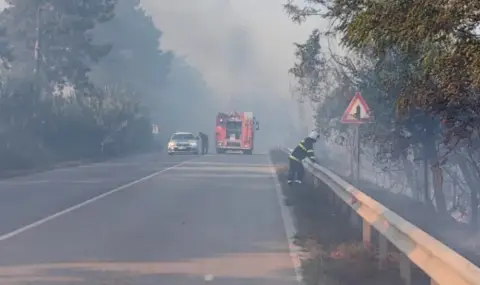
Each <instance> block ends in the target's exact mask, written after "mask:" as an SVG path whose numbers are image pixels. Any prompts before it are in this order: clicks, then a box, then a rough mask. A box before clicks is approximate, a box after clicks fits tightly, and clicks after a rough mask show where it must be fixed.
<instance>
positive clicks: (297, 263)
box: [268, 156, 303, 283]
mask: <svg viewBox="0 0 480 285" xmlns="http://www.w3.org/2000/svg"><path fill="white" fill-rule="evenodd" d="M268 160H269V162H270V165H271V166H272V167H271V172H270V173H271V176H272V179H273V183H274V184H275V190H276V191H275V192H276V193H277V198H278V204H279V206H280V213H281V215H282V221H283V226H284V228H285V234H286V236H287V240H288V250H289V252H290V257H291V258H292V262H293V269H294V270H295V275H296V277H297V281H298V282H299V283H302V282H303V278H302V263H301V260H300V255H301V252H302V249H301V248H300V247H299V246H297V245H295V242H294V240H293V237H294V236H295V234H296V231H295V226H294V223H293V219H292V213H291V211H290V209H289V208H287V207H286V206H285V204H284V202H283V194H282V186H280V182H279V181H278V176H277V173H276V171H275V165H274V164H273V162H272V160H271V158H270V156H269V157H268Z"/></svg>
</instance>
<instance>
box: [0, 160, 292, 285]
mask: <svg viewBox="0 0 480 285" xmlns="http://www.w3.org/2000/svg"><path fill="white" fill-rule="evenodd" d="M271 171H272V166H271V165H270V163H269V159H268V156H267V155H252V156H243V155H206V156H200V157H199V156H171V157H170V156H166V155H164V154H156V155H153V156H145V155H144V156H137V157H134V158H127V159H123V160H118V161H115V162H107V163H98V164H93V165H87V166H82V167H76V168H66V169H57V170H53V171H50V172H45V173H38V174H35V175H31V176H27V177H20V178H15V179H9V180H4V181H0V284H40V285H43V284H80V285H83V284H85V285H86V284H88V285H97V284H98V285H110V284H118V285H137V284H138V285H144V284H155V285H159V284H160V285H162V284H165V285H190V284H192V285H199V284H206V283H208V284H221V285H237V284H238V285H240V284H241V285H254V284H255V285H270V284H272V285H273V284H275V285H292V284H299V283H298V282H297V281H296V278H295V272H294V270H293V262H292V258H291V257H290V255H289V252H288V247H289V246H288V241H287V237H286V234H285V222H284V220H285V211H284V212H283V217H284V219H282V212H281V210H284V208H283V209H282V206H280V204H279V200H278V198H277V192H276V191H277V189H276V184H275V183H274V182H275V181H274V179H275V178H274V177H273V176H272V174H271ZM287 220H288V219H287ZM287 228H288V223H287Z"/></svg>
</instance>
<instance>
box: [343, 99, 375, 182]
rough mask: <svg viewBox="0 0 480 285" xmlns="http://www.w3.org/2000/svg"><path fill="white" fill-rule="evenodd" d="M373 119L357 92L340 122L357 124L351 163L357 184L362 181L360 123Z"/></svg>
mask: <svg viewBox="0 0 480 285" xmlns="http://www.w3.org/2000/svg"><path fill="white" fill-rule="evenodd" d="M371 121H372V117H371V114H370V108H369V107H368V105H367V102H365V100H364V99H363V97H362V95H361V94H360V92H357V93H355V96H353V98H352V100H351V101H350V104H348V107H347V109H346V110H345V112H344V113H343V116H342V119H341V120H340V122H341V123H342V124H352V125H355V140H354V147H352V153H351V157H352V159H351V162H350V163H351V164H352V165H351V166H352V170H353V169H354V170H355V177H354V178H355V181H356V182H357V184H358V183H359V182H360V125H361V124H364V123H370V122H371ZM352 175H353V173H352Z"/></svg>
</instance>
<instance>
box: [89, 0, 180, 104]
mask: <svg viewBox="0 0 480 285" xmlns="http://www.w3.org/2000/svg"><path fill="white" fill-rule="evenodd" d="M94 35H95V40H96V42H100V43H103V44H104V45H106V44H112V45H113V48H112V50H111V52H110V54H108V55H107V56H106V57H105V58H104V59H103V60H102V61H101V62H100V63H99V64H98V65H96V66H95V67H94V68H93V70H92V73H91V78H92V79H93V81H94V82H95V83H97V84H108V85H122V86H124V87H125V88H127V89H130V90H133V91H134V92H138V93H140V94H141V96H142V97H143V98H142V102H143V103H144V104H145V105H147V106H153V107H157V106H158V104H159V102H160V98H159V97H160V96H161V94H162V93H161V91H160V90H162V89H163V88H164V87H165V85H166V83H167V76H168V73H169V69H170V62H171V61H172V58H173V53H172V52H164V51H162V50H161V49H160V40H161V36H162V32H161V31H160V30H159V29H158V28H157V27H155V24H154V23H153V21H152V19H151V18H150V17H149V16H147V14H146V12H145V10H144V9H143V8H141V7H140V1H139V0H119V1H118V4H117V6H116V9H115V18H113V19H112V20H111V21H109V22H107V23H105V24H103V25H99V26H97V27H96V28H95V30H94ZM152 111H153V110H152Z"/></svg>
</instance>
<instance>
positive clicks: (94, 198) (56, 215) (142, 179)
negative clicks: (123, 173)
mask: <svg viewBox="0 0 480 285" xmlns="http://www.w3.org/2000/svg"><path fill="white" fill-rule="evenodd" d="M194 159H195V158H192V159H189V160H186V161H183V162H181V163H178V164H175V165H174V166H171V167H168V168H165V169H162V170H160V171H157V172H155V173H152V174H150V175H147V176H144V177H142V178H140V179H137V180H135V181H132V182H129V183H127V184H124V185H122V186H119V187H117V188H115V189H113V190H110V191H108V192H105V193H103V194H100V195H98V196H95V197H93V198H90V199H88V200H86V201H84V202H82V203H80V204H77V205H75V206H72V207H70V208H67V209H65V210H63V211H60V212H57V213H55V214H53V215H51V216H48V217H46V218H43V219H41V220H38V221H36V222H34V223H31V224H29V225H27V226H24V227H21V228H19V229H16V230H14V231H13V232H10V233H8V234H4V235H3V236H0V241H4V240H7V239H9V238H12V237H14V236H17V235H19V234H21V233H23V232H25V231H28V230H30V229H33V228H36V227H38V226H40V225H42V224H45V223H46V222H49V221H51V220H53V219H55V218H58V217H60V216H62V215H65V214H67V213H70V212H73V211H75V210H77V209H79V208H81V207H83V206H86V205H88V204H91V203H93V202H95V201H98V200H100V199H102V198H105V197H107V196H110V195H112V194H114V193H117V192H120V191H122V190H125V189H127V188H128V187H130V186H133V185H135V184H138V183H140V182H143V181H145V180H148V179H150V178H153V177H155V176H157V175H159V174H161V173H163V172H165V171H168V170H171V169H174V168H176V167H178V166H181V165H183V164H185V163H188V162H190V161H191V160H194Z"/></svg>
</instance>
